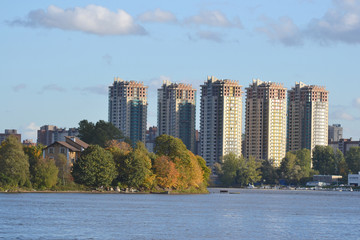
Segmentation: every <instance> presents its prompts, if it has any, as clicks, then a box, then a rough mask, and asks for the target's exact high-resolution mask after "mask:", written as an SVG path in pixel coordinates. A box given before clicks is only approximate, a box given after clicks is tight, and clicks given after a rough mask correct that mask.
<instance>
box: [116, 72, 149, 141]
mask: <svg viewBox="0 0 360 240" xmlns="http://www.w3.org/2000/svg"><path fill="white" fill-rule="evenodd" d="M147 88H148V87H147V86H144V84H143V83H140V82H135V81H124V80H122V79H121V78H114V83H113V85H112V86H109V122H111V123H112V124H114V125H115V126H116V127H117V128H119V129H120V130H121V131H122V133H123V134H124V135H125V136H127V137H129V138H130V139H131V141H132V143H133V145H135V144H136V143H137V142H138V141H141V142H144V143H145V138H146V118H147Z"/></svg>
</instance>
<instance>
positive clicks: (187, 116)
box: [157, 81, 196, 152]
mask: <svg viewBox="0 0 360 240" xmlns="http://www.w3.org/2000/svg"><path fill="white" fill-rule="evenodd" d="M195 104H196V90H195V89H194V88H192V85H190V84H183V83H171V82H170V81H164V83H163V85H162V86H161V88H160V89H158V118H157V121H158V134H159V135H162V134H167V135H171V136H174V137H176V138H180V139H181V140H182V141H183V143H184V144H185V145H186V147H187V149H189V150H190V151H192V152H195Z"/></svg>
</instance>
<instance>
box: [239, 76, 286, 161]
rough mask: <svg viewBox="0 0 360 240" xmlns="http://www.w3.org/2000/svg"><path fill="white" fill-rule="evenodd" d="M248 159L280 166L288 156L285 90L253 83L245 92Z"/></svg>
mask: <svg viewBox="0 0 360 240" xmlns="http://www.w3.org/2000/svg"><path fill="white" fill-rule="evenodd" d="M245 117H246V120H245V121H246V122H245V138H246V139H245V148H246V149H245V151H244V152H245V156H246V157H247V158H249V157H250V156H253V157H255V158H257V159H264V160H271V161H272V162H273V165H274V166H276V167H278V166H280V163H281V160H282V159H283V158H284V157H285V154H286V88H284V86H283V85H282V84H279V83H272V82H263V81H260V80H259V79H254V80H253V82H252V84H250V86H249V87H248V88H246V112H245Z"/></svg>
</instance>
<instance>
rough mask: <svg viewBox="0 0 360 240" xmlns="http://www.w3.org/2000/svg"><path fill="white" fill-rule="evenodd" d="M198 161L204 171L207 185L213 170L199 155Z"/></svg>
mask: <svg viewBox="0 0 360 240" xmlns="http://www.w3.org/2000/svg"><path fill="white" fill-rule="evenodd" d="M196 159H197V161H198V163H199V165H200V167H201V169H202V171H203V179H204V183H205V184H206V185H207V184H208V182H209V180H210V174H211V169H210V168H208V167H207V166H206V161H205V160H204V159H203V158H202V157H200V156H198V155H197V156H196Z"/></svg>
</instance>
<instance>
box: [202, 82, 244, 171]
mask: <svg viewBox="0 0 360 240" xmlns="http://www.w3.org/2000/svg"><path fill="white" fill-rule="evenodd" d="M241 87H242V86H240V85H239V83H238V82H237V81H232V80H228V79H225V80H219V79H217V78H215V77H208V79H207V81H206V82H205V83H204V85H202V86H201V100H200V103H201V106H200V154H201V156H202V157H203V158H204V159H205V160H206V163H207V165H208V166H210V167H212V166H213V165H214V164H215V163H216V162H220V161H221V159H222V156H224V155H226V154H228V153H230V152H233V153H235V154H236V155H241V125H242V89H241Z"/></svg>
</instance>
